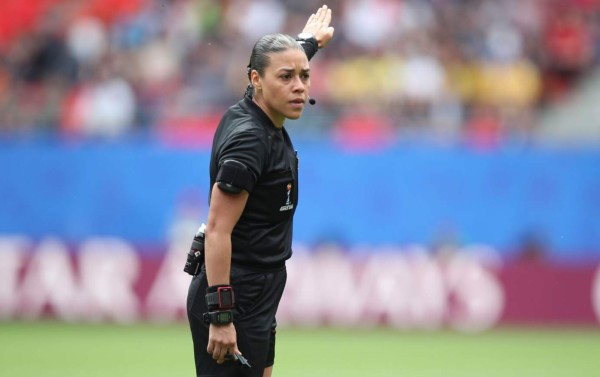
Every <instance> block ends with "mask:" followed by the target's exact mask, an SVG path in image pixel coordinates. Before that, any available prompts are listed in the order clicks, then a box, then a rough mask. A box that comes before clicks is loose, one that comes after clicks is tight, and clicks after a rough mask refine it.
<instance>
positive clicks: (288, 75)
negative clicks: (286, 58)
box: [280, 73, 292, 80]
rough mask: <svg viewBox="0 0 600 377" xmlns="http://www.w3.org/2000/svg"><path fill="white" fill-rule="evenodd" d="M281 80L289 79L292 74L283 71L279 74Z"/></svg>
mask: <svg viewBox="0 0 600 377" xmlns="http://www.w3.org/2000/svg"><path fill="white" fill-rule="evenodd" d="M280 77H281V78H282V79H283V80H289V79H291V78H292V75H290V74H289V73H284V74H283V75H281V76H280Z"/></svg>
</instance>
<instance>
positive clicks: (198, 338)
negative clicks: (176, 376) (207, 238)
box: [187, 265, 287, 377]
mask: <svg viewBox="0 0 600 377" xmlns="http://www.w3.org/2000/svg"><path fill="white" fill-rule="evenodd" d="M286 278H287V272H286V269H285V266H283V267H281V268H278V269H276V270H270V271H258V270H255V269H250V268H247V267H240V266H235V265H232V266H231V281H230V283H231V286H232V287H233V291H234V294H235V309H234V325H235V330H236V333H237V346H238V349H239V350H240V352H241V353H242V354H243V355H244V357H245V358H246V359H248V362H249V363H250V365H252V368H250V369H248V368H243V367H242V366H241V365H239V363H236V362H233V361H226V362H224V363H223V364H221V365H219V364H217V362H216V361H215V360H213V358H212V355H209V354H208V353H207V352H206V348H207V346H208V327H209V325H207V324H205V323H204V321H203V318H202V315H203V314H204V313H205V312H207V311H208V308H207V306H206V301H205V299H204V296H205V294H206V288H207V286H208V283H207V280H206V272H205V270H204V269H203V270H202V272H201V273H200V274H199V275H198V276H195V277H193V278H192V282H191V284H190V288H189V292H188V298H187V314H188V320H189V323H190V329H191V332H192V340H193V343H194V359H195V362H196V376H197V377H213V376H219V377H262V375H263V371H264V369H265V368H267V367H270V366H272V365H273V363H274V361H275V329H276V326H277V322H276V320H275V313H276V312H277V307H278V306H279V301H280V300H281V296H282V294H283V289H284V288H285V282H286Z"/></svg>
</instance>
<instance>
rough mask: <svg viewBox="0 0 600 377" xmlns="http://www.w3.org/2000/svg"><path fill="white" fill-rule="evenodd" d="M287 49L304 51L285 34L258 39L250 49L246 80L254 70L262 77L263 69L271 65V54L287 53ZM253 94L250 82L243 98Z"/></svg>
mask: <svg viewBox="0 0 600 377" xmlns="http://www.w3.org/2000/svg"><path fill="white" fill-rule="evenodd" d="M289 49H296V50H299V51H302V52H304V49H303V48H302V46H301V45H300V43H298V41H296V40H295V39H294V38H293V37H291V36H289V35H287V34H269V35H265V36H264V37H262V38H260V39H259V40H258V42H256V44H255V45H254V48H253V49H252V54H251V55H250V63H248V67H247V68H248V80H250V73H251V72H252V70H253V69H254V70H256V71H257V72H258V74H259V76H261V77H263V76H264V74H265V69H266V68H267V67H268V66H269V64H270V63H271V59H270V55H271V54H273V53H278V52H283V51H287V50H289ZM253 94H254V87H253V86H252V82H250V83H249V84H248V87H247V88H246V93H245V96H247V97H250V98H252V95H253Z"/></svg>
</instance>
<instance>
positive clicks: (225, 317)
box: [217, 312, 231, 323]
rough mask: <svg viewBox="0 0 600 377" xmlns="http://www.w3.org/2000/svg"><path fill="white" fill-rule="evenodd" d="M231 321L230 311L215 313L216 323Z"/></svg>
mask: <svg viewBox="0 0 600 377" xmlns="http://www.w3.org/2000/svg"><path fill="white" fill-rule="evenodd" d="M229 322H231V313H230V312H219V313H217V323H229Z"/></svg>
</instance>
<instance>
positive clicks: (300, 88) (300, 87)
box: [292, 76, 306, 93]
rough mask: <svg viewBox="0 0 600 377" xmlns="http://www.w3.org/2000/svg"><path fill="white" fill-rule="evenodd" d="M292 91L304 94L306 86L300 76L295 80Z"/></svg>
mask: <svg viewBox="0 0 600 377" xmlns="http://www.w3.org/2000/svg"><path fill="white" fill-rule="evenodd" d="M292 90H293V91H294V92H295V93H304V91H305V90H306V84H305V83H304V82H303V81H302V79H301V78H300V77H299V76H296V77H295V78H294V83H293V86H292Z"/></svg>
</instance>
